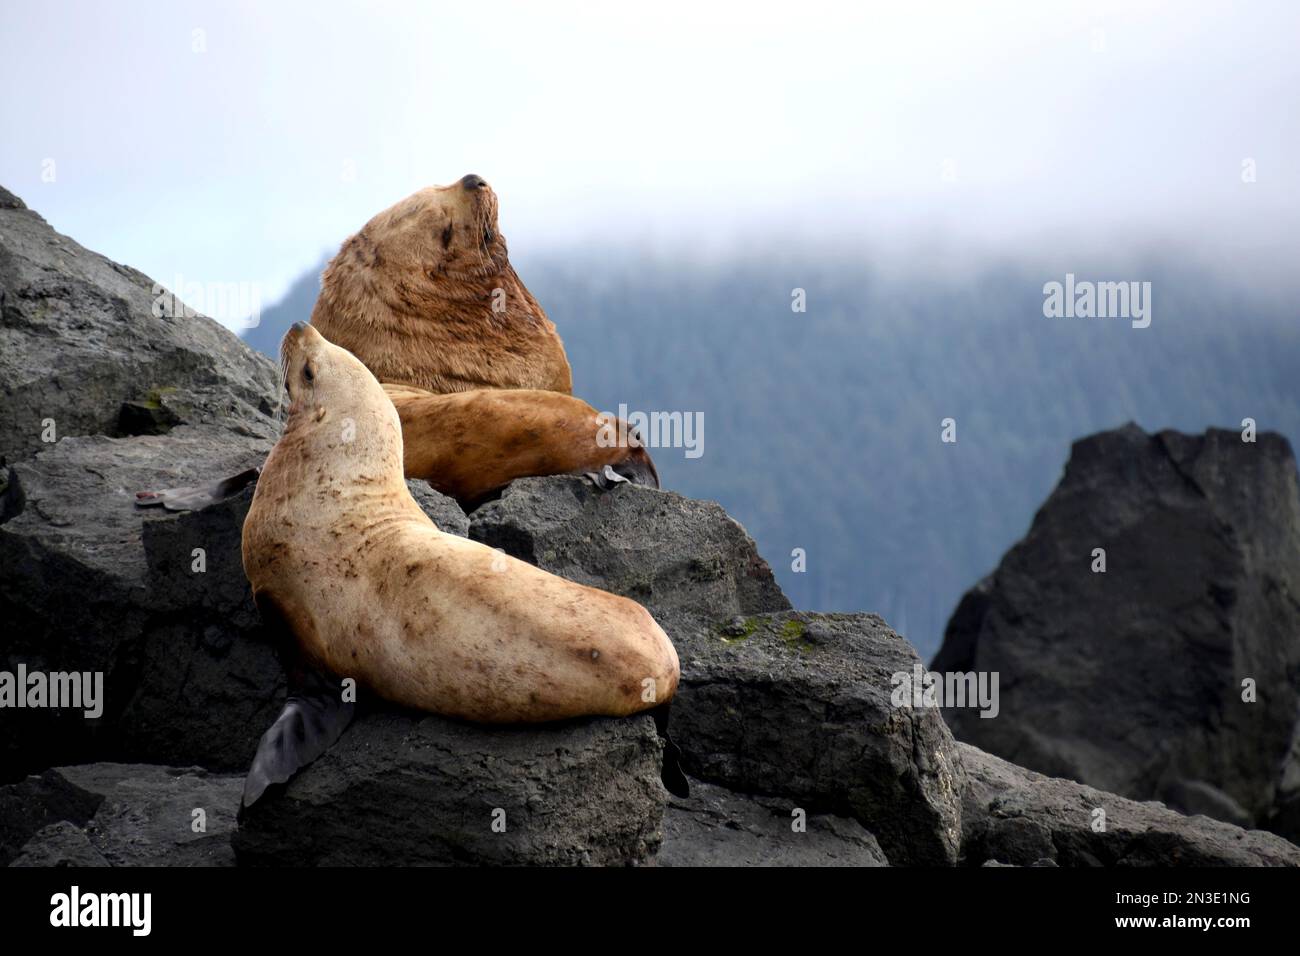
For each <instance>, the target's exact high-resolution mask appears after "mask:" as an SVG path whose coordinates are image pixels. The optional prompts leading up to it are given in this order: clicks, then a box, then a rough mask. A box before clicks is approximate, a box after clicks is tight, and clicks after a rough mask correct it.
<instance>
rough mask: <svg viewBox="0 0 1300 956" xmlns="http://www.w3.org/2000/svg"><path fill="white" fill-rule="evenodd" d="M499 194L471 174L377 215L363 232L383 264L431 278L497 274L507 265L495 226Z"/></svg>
mask: <svg viewBox="0 0 1300 956" xmlns="http://www.w3.org/2000/svg"><path fill="white" fill-rule="evenodd" d="M497 208H498V205H497V194H496V193H495V192H493V191H492V187H491V186H489V185H488V184H487V180H485V179H484V178H483V177H482V176H478V175H475V174H474V173H470V174H469V175H467V176H462V177H461V178H460V179H458V180H457V181H456V182H454V183H452V184H451V185H449V186H429V187H428V188H426V189H421V190H420V191H419V192H417V193H413V194H412V195H410V196H407V197H406V198H405V199H403V200H401V201H400V202H398V203H396V204H394V205H392V206H390V207H389V208H387V209H385V210H384V211H383V212H381V213H379V214H378V215H377V216H375V217H374V218H373V219H371V220H370V222H368V223H366V225H365V227H364V228H363V229H362V230H361V236H362V237H364V238H365V239H367V240H369V241H370V242H371V243H373V246H374V252H375V254H376V255H377V256H378V257H379V258H380V259H382V260H384V261H386V262H389V263H392V264H394V265H397V266H399V267H401V268H403V269H409V270H412V271H415V272H419V273H422V274H425V275H430V276H448V277H451V278H457V279H471V278H482V277H485V276H491V275H496V274H497V273H498V272H500V271H501V270H502V269H504V268H505V267H506V265H507V264H508V262H509V255H508V253H507V251H506V241H505V239H504V238H503V237H502V235H501V230H500V229H499V228H498V225H497Z"/></svg>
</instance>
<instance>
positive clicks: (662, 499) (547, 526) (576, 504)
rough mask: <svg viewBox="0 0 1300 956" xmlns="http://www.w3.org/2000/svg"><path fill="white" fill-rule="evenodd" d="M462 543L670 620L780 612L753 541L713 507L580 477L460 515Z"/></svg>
mask: <svg viewBox="0 0 1300 956" xmlns="http://www.w3.org/2000/svg"><path fill="white" fill-rule="evenodd" d="M469 535H470V537H471V538H473V539H474V540H475V541H482V542H483V543H484V544H487V545H490V546H491V547H494V548H501V549H502V550H504V551H505V552H506V553H507V554H510V555H513V556H514V557H516V558H520V559H522V560H524V561H528V562H529V563H531V564H535V565H537V566H538V567H540V568H543V569H545V570H547V571H550V572H552V573H553V574H558V575H560V576H561V577H565V578H568V579H569V580H571V581H577V582H578V583H580V584H587V585H590V586H592V587H598V588H602V589H604V590H606V591H613V592H614V593H616V594H622V595H625V596H627V597H630V598H632V599H634V600H636V601H640V602H641V603H642V604H644V605H645V606H646V607H647V608H649V609H650V611H651V612H652V613H653V614H654V615H655V618H656V619H657V620H658V621H659V622H660V624H662V625H663V626H664V627H665V628H666V629H669V633H671V627H672V625H673V624H674V622H677V621H699V620H709V621H712V620H715V619H723V618H729V617H733V616H735V615H737V614H761V613H763V612H764V611H784V610H788V609H789V608H790V602H789V601H788V600H786V597H785V595H784V594H782V593H781V589H780V588H779V587H778V586H777V583H776V579H775V578H773V576H772V569H771V568H770V567H768V564H767V562H766V561H764V560H763V558H762V557H761V556H760V555H759V553H758V548H757V547H756V546H755V544H754V542H753V539H751V538H750V537H749V535H748V534H746V533H745V529H744V528H742V527H741V526H740V524H739V523H738V522H736V521H735V520H734V519H733V518H731V517H730V516H729V515H728V514H727V513H726V512H725V511H723V510H722V507H721V506H720V505H718V504H716V503H715V502H712V501H694V500H692V499H690V498H683V497H682V496H681V495H679V494H675V493H673V492H670V491H657V490H655V489H653V488H646V487H644V486H640V485H620V486H618V487H616V488H613V489H611V490H609V491H601V490H599V489H597V488H596V487H595V486H594V485H593V484H592V483H591V482H590V481H588V480H587V479H585V478H579V477H573V476H556V477H549V478H524V479H521V480H519V481H515V482H512V483H511V484H510V485H509V486H508V487H507V488H506V490H505V492H504V493H503V494H502V496H501V498H500V499H499V500H497V501H492V502H489V503H487V504H485V505H483V506H482V507H480V508H478V509H477V510H475V512H474V513H473V514H472V515H470V531H469Z"/></svg>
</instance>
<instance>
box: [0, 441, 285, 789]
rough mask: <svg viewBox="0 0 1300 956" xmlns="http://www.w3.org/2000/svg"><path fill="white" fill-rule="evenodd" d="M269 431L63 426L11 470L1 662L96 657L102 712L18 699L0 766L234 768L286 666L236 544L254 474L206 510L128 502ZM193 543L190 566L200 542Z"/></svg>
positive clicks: (224, 463)
mask: <svg viewBox="0 0 1300 956" xmlns="http://www.w3.org/2000/svg"><path fill="white" fill-rule="evenodd" d="M269 447H270V443H269V442H268V441H267V440H265V439H257V438H249V437H241V436H237V435H235V434H233V433H232V432H230V431H228V430H225V429H219V428H216V427H214V426H181V427H179V428H176V429H174V430H173V431H172V432H170V433H169V434H167V435H163V436H141V437H133V438H126V439H113V438H106V437H103V436H96V437H90V438H68V439H64V440H63V441H61V442H59V443H58V444H57V445H54V446H51V447H50V448H49V450H47V451H44V452H42V453H41V454H39V455H37V456H35V457H34V458H32V459H29V460H27V461H24V462H19V463H17V464H14V465H13V466H12V467H11V468H10V469H9V475H10V484H9V489H8V493H7V494H8V500H9V502H10V506H9V507H8V508H7V510H6V520H5V521H4V523H3V524H0V616H3V617H4V618H5V619H6V620H8V621H9V622H10V623H11V625H12V626H11V627H10V628H9V629H8V630H7V632H6V635H5V637H4V638H3V639H0V661H2V662H3V667H4V669H7V670H9V671H11V672H12V671H14V670H16V668H17V666H18V665H19V664H20V663H21V664H24V665H25V666H26V667H27V669H28V670H29V671H33V670H41V671H79V672H101V673H102V674H103V675H104V676H103V681H104V697H105V702H104V711H103V715H102V716H101V717H99V718H98V719H95V720H88V719H86V718H85V717H84V715H83V713H82V712H81V711H70V712H60V711H56V710H51V709H23V710H14V711H12V712H10V715H9V716H7V717H6V719H5V720H4V721H3V722H0V753H2V754H3V757H4V759H3V767H4V770H3V773H4V775H5V776H6V777H7V778H8V779H17V778H18V777H21V776H22V774H24V773H26V772H30V771H33V770H39V769H41V768H43V767H45V766H49V765H50V764H60V763H74V762H89V761H93V760H100V759H128V760H144V761H150V762H168V763H180V764H190V763H194V764H200V765H204V766H208V767H211V768H220V769H231V770H234V769H244V768H246V767H247V763H248V761H249V760H250V759H251V757H252V753H253V750H254V748H255V746H256V742H257V740H258V738H259V737H260V735H261V733H262V730H263V729H265V727H266V726H268V725H269V724H270V722H271V721H272V720H273V719H274V717H275V714H276V713H277V712H278V708H279V705H280V703H281V697H282V690H281V688H282V678H281V672H280V667H279V664H278V663H277V662H276V659H275V654H274V652H273V650H272V648H271V647H270V645H269V644H267V643H266V642H265V641H264V640H263V639H262V637H261V633H260V624H259V622H258V619H257V614H256V610H255V609H254V607H253V604H252V599H251V595H250V593H249V589H248V584H247V581H246V580H245V578H244V573H243V568H242V562H241V558H240V547H239V541H240V533H241V528H242V524H243V518H244V514H245V513H246V512H247V509H248V503H249V501H250V500H251V493H252V492H251V489H248V490H246V491H245V492H244V493H243V494H242V495H239V496H236V497H235V498H232V499H229V500H227V501H224V502H220V503H218V504H215V505H212V506H210V507H208V508H206V509H204V510H202V511H198V512H190V513H183V514H170V513H163V512H153V511H145V510H141V509H138V508H136V507H135V506H134V495H135V492H136V491H137V490H140V489H143V488H156V487H159V486H168V485H177V484H186V483H196V482H198V481H199V480H201V479H205V478H211V477H212V476H213V475H221V474H234V473H236V472H238V471H241V470H243V468H245V467H248V466H249V465H250V464H259V463H260V462H261V460H262V459H263V458H264V457H265V455H266V453H267V451H268V450H269ZM196 548H200V549H202V562H203V565H202V566H203V567H205V570H203V571H198V570H196V568H197V567H199V566H200V565H198V564H196V560H198V559H197V558H196V556H195V554H194V549H196Z"/></svg>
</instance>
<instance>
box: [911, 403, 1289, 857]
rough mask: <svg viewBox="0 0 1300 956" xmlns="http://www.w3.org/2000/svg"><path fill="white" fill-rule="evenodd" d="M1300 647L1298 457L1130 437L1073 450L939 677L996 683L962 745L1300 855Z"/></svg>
mask: <svg viewBox="0 0 1300 956" xmlns="http://www.w3.org/2000/svg"><path fill="white" fill-rule="evenodd" d="M1094 548H1104V549H1105V552H1106V563H1107V569H1106V572H1105V573H1104V574H1103V573H1094V572H1093V571H1092V567H1091V566H1092V562H1093V549H1094ZM1297 634H1300V493H1298V492H1297V476H1296V465H1295V458H1294V456H1293V455H1292V452H1291V448H1290V446H1289V445H1288V444H1287V442H1286V440H1285V439H1284V438H1282V437H1280V436H1278V435H1275V434H1271V433H1267V432H1263V433H1260V434H1259V435H1258V441H1257V442H1255V443H1244V442H1242V440H1241V436H1240V434H1239V433H1237V432H1233V431H1220V430H1217V429H1212V430H1210V431H1209V432H1207V433H1206V434H1205V435H1203V436H1188V435H1181V434H1178V433H1176V432H1171V431H1166V432H1161V433H1159V434H1157V435H1148V434H1146V433H1145V432H1143V431H1142V430H1141V429H1139V428H1137V427H1136V426H1133V425H1130V426H1127V427H1125V428H1121V429H1118V430H1116V431H1111V432H1105V433H1102V434H1099V435H1094V436H1092V437H1090V438H1086V439H1083V440H1081V441H1079V442H1076V443H1075V445H1074V450H1073V453H1072V455H1071V457H1070V461H1069V463H1068V465H1067V466H1066V469H1065V474H1064V475H1063V477H1062V478H1061V481H1060V484H1059V485H1058V486H1057V488H1056V489H1055V490H1054V491H1053V492H1052V494H1051V496H1050V497H1049V498H1048V500H1047V502H1046V503H1045V504H1044V505H1043V507H1042V508H1041V509H1040V510H1039V512H1038V514H1037V515H1036V516H1035V518H1034V522H1033V525H1032V527H1031V528H1030V530H1029V533H1028V534H1027V535H1026V536H1025V538H1024V539H1023V540H1022V541H1020V542H1019V543H1018V544H1016V545H1015V546H1014V547H1013V548H1012V549H1011V550H1010V551H1009V552H1007V554H1006V555H1005V556H1004V557H1003V559H1002V563H1001V564H1000V565H999V566H998V568H997V570H996V571H995V572H994V573H993V575H992V576H991V577H990V578H989V579H988V580H986V581H984V582H981V583H980V585H978V586H977V587H976V588H974V589H973V590H972V591H971V592H970V593H968V594H967V595H966V597H965V598H964V599H963V600H962V602H961V605H960V606H959V607H958V609H957V611H956V613H955V614H954V615H953V618H952V620H951V621H950V622H949V625H948V630H947V633H946V635H945V638H944V644H943V647H942V649H941V650H940V652H939V654H938V655H937V656H936V657H935V659H934V662H933V665H932V666H933V668H934V669H935V670H937V671H944V672H951V671H959V672H966V671H984V672H996V673H998V674H999V675H1000V683H1001V694H1000V698H1001V700H1000V705H1001V708H1000V709H1001V712H1000V714H999V715H998V716H997V717H996V718H995V719H982V718H980V717H978V716H977V715H976V714H975V713H974V712H972V711H969V710H949V711H945V717H947V719H948V721H949V725H950V726H951V727H952V728H953V732H954V733H955V734H956V735H957V736H958V737H959V738H960V739H962V740H966V741H969V742H970V743H973V744H975V745H977V746H979V747H981V748H983V749H985V750H987V751H990V752H992V753H996V754H998V755H999V756H1002V757H1005V758H1006V759H1008V760H1012V761H1014V762H1016V763H1018V764H1021V765H1023V766H1025V767H1029V768H1031V769H1034V770H1038V771H1041V772H1043V773H1049V774H1053V775H1056V776H1062V777H1068V778H1071V779H1075V780H1080V781H1083V782H1086V783H1089V784H1092V785H1094V786H1097V787H1100V788H1103V789H1106V790H1110V791H1114V792H1116V793H1120V794H1123V795H1126V796H1129V797H1133V798H1136V799H1150V798H1160V799H1166V800H1169V801H1170V802H1171V803H1174V802H1176V801H1181V800H1183V799H1184V798H1185V799H1186V801H1187V802H1186V803H1184V804H1182V808H1183V809H1186V810H1189V811H1197V810H1203V811H1206V812H1213V813H1216V814H1219V815H1222V816H1224V817H1225V818H1227V819H1230V820H1240V819H1243V818H1244V819H1246V820H1249V821H1252V822H1253V823H1254V824H1255V825H1258V826H1273V827H1276V828H1277V831H1278V832H1280V833H1283V834H1284V835H1288V836H1290V837H1292V838H1294V839H1300V814H1297V815H1288V814H1286V813H1284V812H1283V811H1284V808H1285V807H1286V806H1287V805H1288V803H1289V802H1291V801H1294V800H1295V799H1296V798H1297V796H1300V747H1296V746H1294V745H1293V744H1292V741H1293V740H1296V739H1300V737H1297V736H1296V735H1297V733H1298V732H1300V728H1298V727H1297V714H1300V707H1298V705H1300V683H1297V680H1296V674H1298V673H1300V641H1297V640H1296V635H1297ZM1247 678H1249V679H1251V680H1253V681H1254V684H1255V693H1256V698H1257V699H1256V700H1255V701H1254V702H1246V701H1243V699H1242V697H1243V690H1242V683H1243V681H1244V680H1245V679H1247ZM1180 781H1195V782H1197V783H1196V788H1195V789H1192V790H1189V789H1187V788H1186V787H1184V786H1182V785H1180V783H1179V782H1180ZM1206 788H1211V789H1212V790H1213V791H1214V792H1216V793H1217V794H1218V796H1217V797H1215V798H1214V799H1208V798H1207V795H1208V794H1209V792H1210V791H1209V790H1207V789H1206ZM1288 821H1289V822H1288Z"/></svg>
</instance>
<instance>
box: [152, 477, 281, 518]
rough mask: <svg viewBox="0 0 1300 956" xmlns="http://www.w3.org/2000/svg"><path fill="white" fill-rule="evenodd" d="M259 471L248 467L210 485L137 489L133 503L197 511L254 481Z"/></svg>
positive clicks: (172, 509) (169, 509)
mask: <svg viewBox="0 0 1300 956" xmlns="http://www.w3.org/2000/svg"><path fill="white" fill-rule="evenodd" d="M260 473H261V469H260V468H249V469H247V470H245V471H241V472H240V473H239V474H237V475H231V476H230V477H229V478H223V479H221V480H220V481H216V482H213V483H212V484H210V485H190V486H187V487H183V488H164V489H162V490H161V491H137V492H136V493H135V503H136V505H138V506H139V507H141V508H151V507H154V506H156V505H162V506H163V507H164V508H165V509H167V510H168V511H197V510H198V509H199V508H203V507H205V506H207V505H210V504H212V503H213V502H216V501H221V500H222V499H223V498H229V497H230V496H231V495H233V494H235V493H236V492H239V491H242V490H243V489H244V488H245V487H247V486H248V485H250V484H251V483H253V482H254V481H256V480H257V476H258V475H259V474H260Z"/></svg>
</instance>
